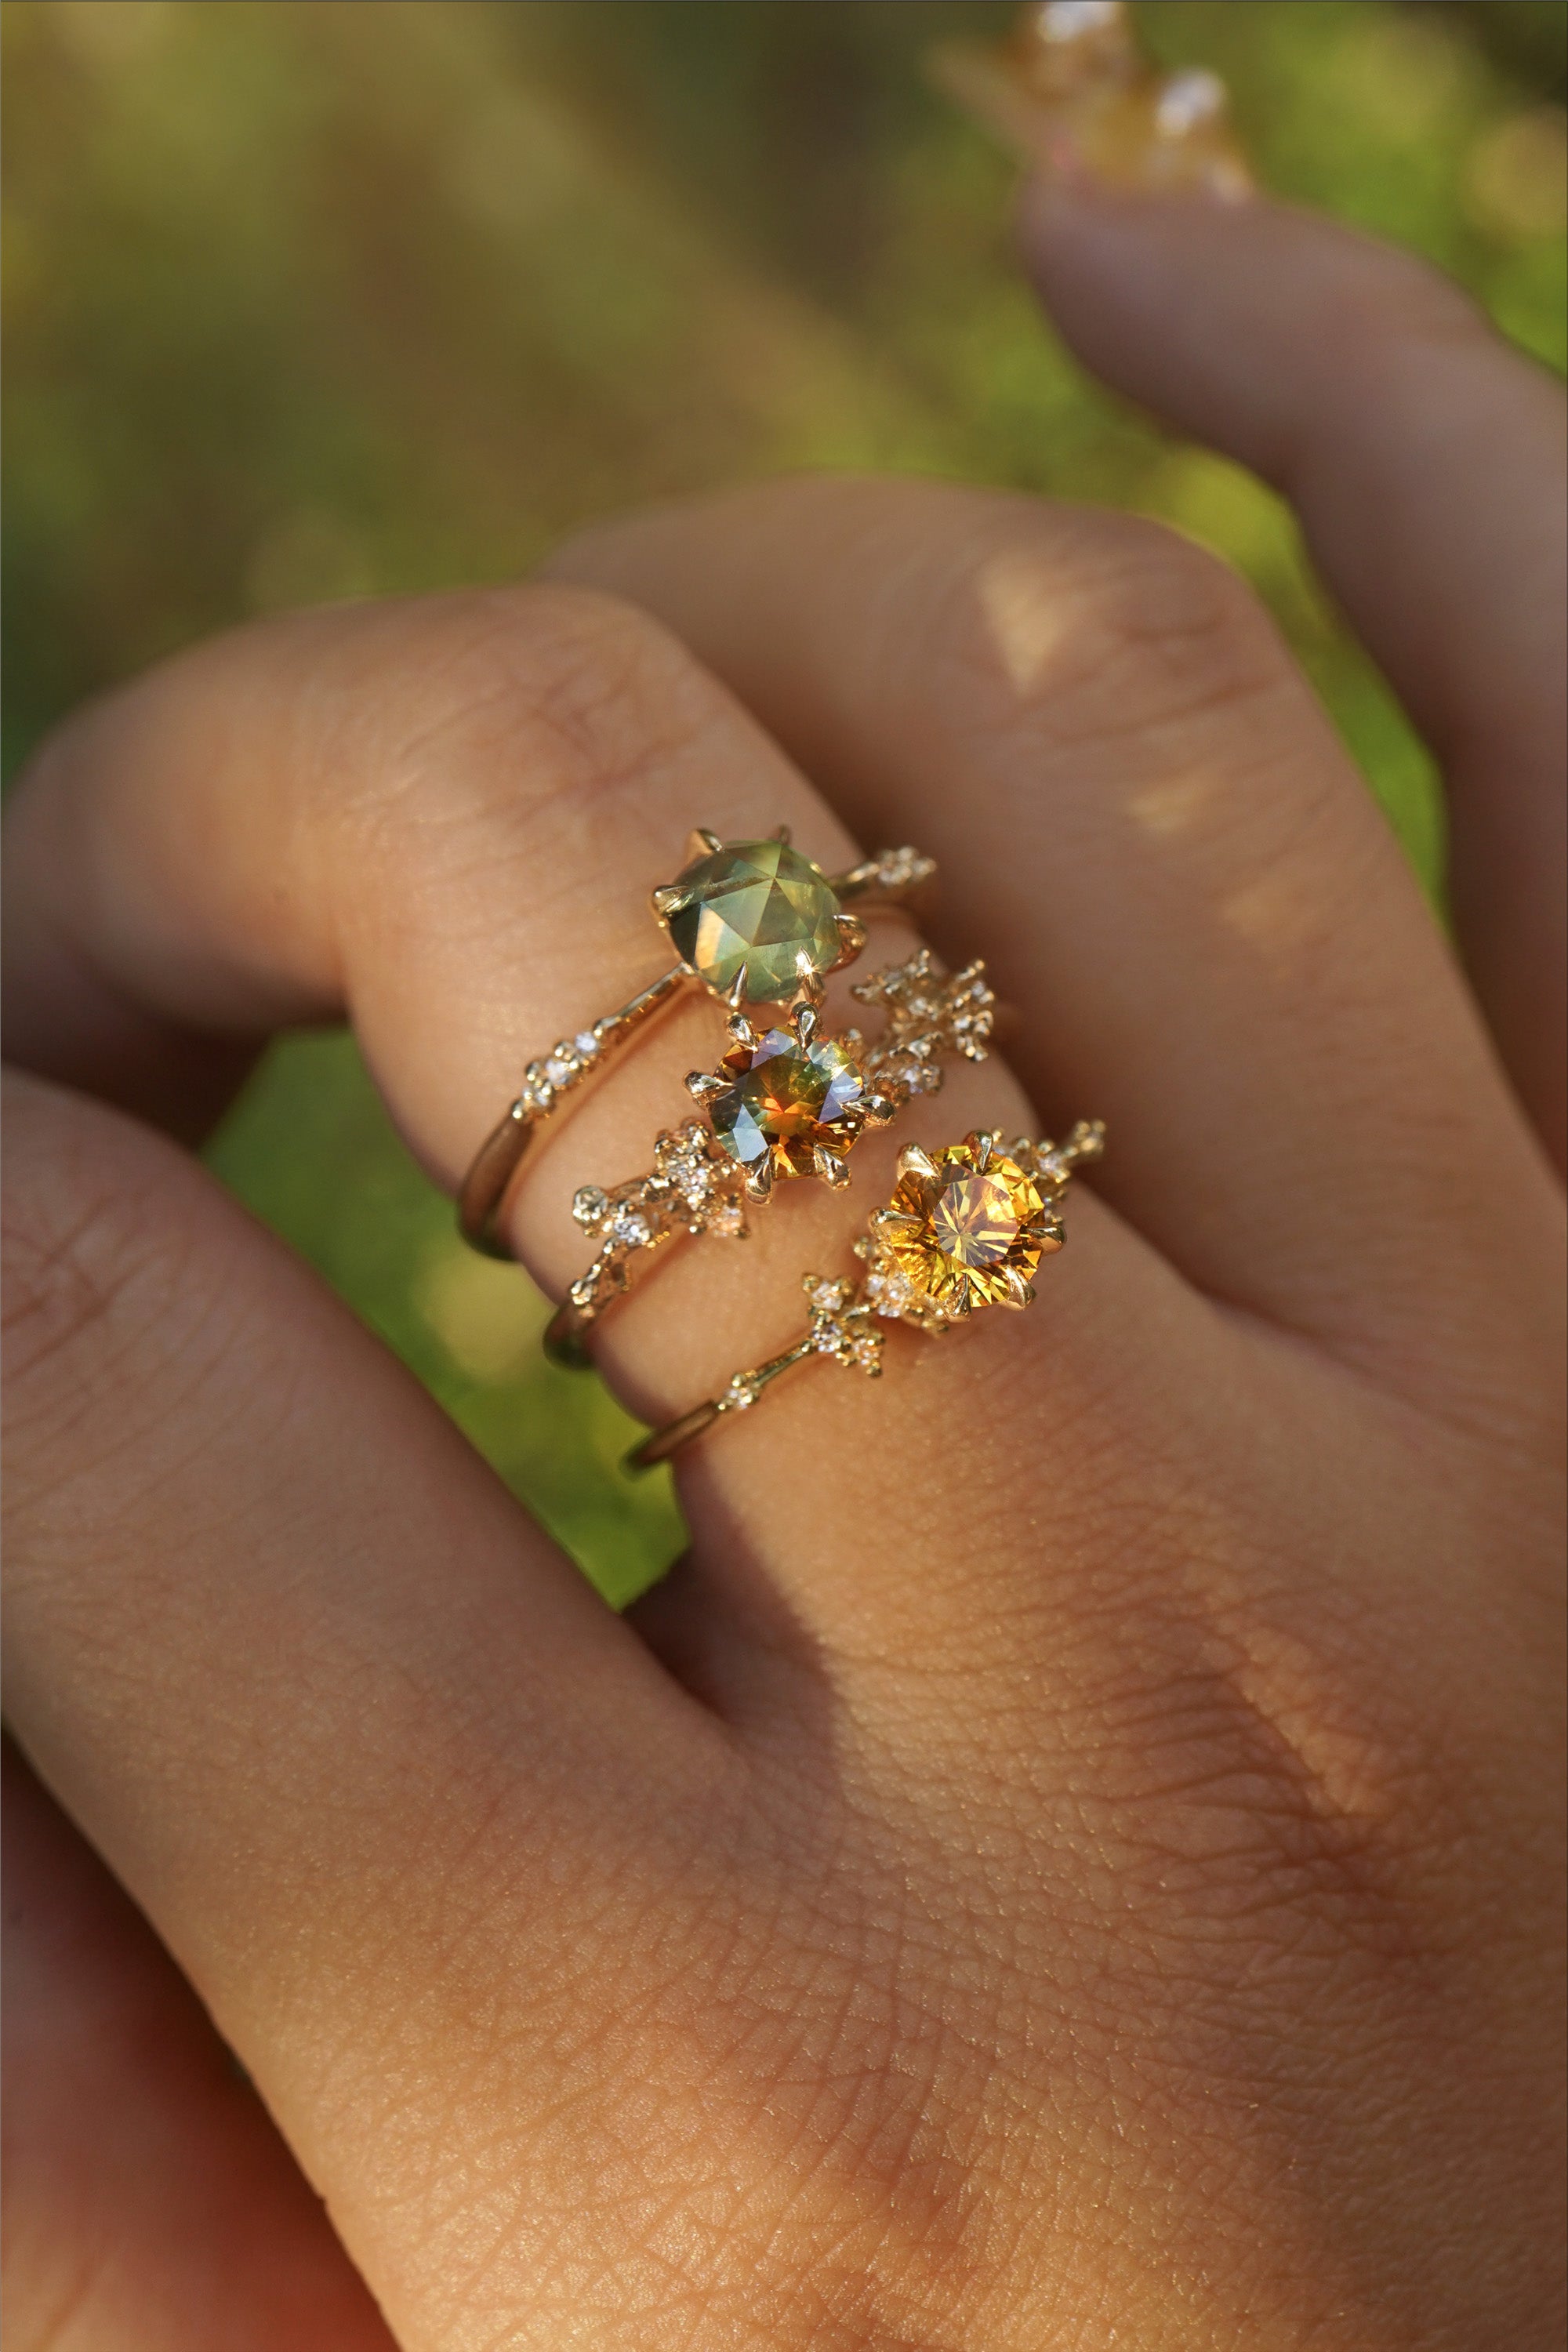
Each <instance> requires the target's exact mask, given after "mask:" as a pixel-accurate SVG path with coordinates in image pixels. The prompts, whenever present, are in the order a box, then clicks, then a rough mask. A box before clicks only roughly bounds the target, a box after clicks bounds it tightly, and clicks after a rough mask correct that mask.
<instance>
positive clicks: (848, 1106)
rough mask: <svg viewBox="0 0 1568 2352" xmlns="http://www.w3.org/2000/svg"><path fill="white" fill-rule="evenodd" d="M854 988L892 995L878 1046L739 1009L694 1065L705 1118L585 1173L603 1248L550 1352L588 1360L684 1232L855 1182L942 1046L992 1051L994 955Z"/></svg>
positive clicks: (866, 996)
mask: <svg viewBox="0 0 1568 2352" xmlns="http://www.w3.org/2000/svg"><path fill="white" fill-rule="evenodd" d="M852 993H853V994H854V995H856V996H858V998H859V999H860V1002H861V1003H863V1004H881V1005H885V1006H886V1007H887V1012H888V1019H887V1023H886V1025H885V1026H884V1028H883V1030H882V1034H881V1035H880V1036H879V1037H878V1038H877V1039H876V1041H875V1042H874V1043H873V1044H871V1045H867V1043H866V1042H865V1040H864V1039H863V1038H862V1036H861V1034H860V1032H859V1031H858V1029H847V1030H845V1031H844V1033H843V1034H842V1035H840V1036H837V1037H827V1036H823V1035H820V1034H818V1031H817V1016H816V1007H815V1006H814V1005H811V1004H797V1005H796V1006H795V1010H794V1012H793V1013H790V1014H789V1015H788V1017H787V1020H786V1021H785V1023H784V1024H782V1025H779V1026H775V1027H773V1028H769V1029H767V1030H765V1031H762V1032H759V1031H758V1030H757V1029H756V1028H755V1027H754V1026H753V1025H752V1023H751V1022H750V1021H749V1020H748V1019H747V1017H746V1015H745V1014H744V1013H731V1017H730V1051H729V1052H728V1053H727V1054H726V1055H725V1056H724V1058H723V1060H722V1062H721V1064H720V1066H719V1067H718V1068H717V1069H716V1070H712V1071H702V1070H694V1071H693V1072H692V1073H691V1075H690V1076H689V1078H688V1079H687V1081H686V1083H687V1086H688V1087H689V1089H690V1091H691V1093H692V1094H693V1095H694V1096H695V1097H696V1098H697V1100H698V1101H699V1102H700V1104H701V1105H702V1106H703V1108H704V1110H705V1111H706V1113H707V1118H706V1122H705V1123H704V1122H701V1121H699V1120H696V1119H691V1120H689V1121H688V1122H687V1124H686V1126H685V1127H684V1128H682V1129H681V1130H680V1132H679V1135H668V1134H666V1135H661V1136H660V1137H659V1138H658V1142H657V1144H656V1145H655V1147H654V1165H653V1169H652V1171H651V1172H650V1173H649V1174H648V1175H647V1176H637V1177H633V1178H632V1179H631V1180H630V1181H628V1182H626V1183H624V1184H617V1185H616V1187H615V1188H614V1189H613V1191H609V1192H605V1191H603V1190H601V1188H600V1187H599V1186H597V1185H594V1184H589V1185H585V1186H584V1189H583V1190H582V1191H581V1192H579V1193H578V1194H577V1195H576V1197H575V1199H574V1202H573V1203H572V1213H573V1215H574V1217H575V1218H576V1220H577V1223H579V1224H580V1225H581V1226H582V1227H583V1228H584V1232H586V1233H589V1234H593V1235H594V1236H595V1238H596V1239H597V1241H598V1244H599V1248H598V1253H597V1255H596V1256H595V1259H594V1262H593V1264H592V1265H590V1266H589V1267H588V1269H587V1271H586V1273H585V1274H584V1275H583V1276H580V1277H579V1279H578V1280H577V1281H576V1282H574V1284H573V1285H572V1287H571V1289H570V1290H569V1291H568V1292H567V1294H566V1297H564V1299H563V1301H562V1303H561V1305H560V1306H559V1307H557V1309H556V1311H555V1313H554V1315H553V1316H552V1318H551V1320H550V1324H549V1326H548V1328H547V1329H546V1331H545V1334H544V1346H545V1351H546V1353H547V1354H548V1355H551V1356H552V1357H553V1358H554V1359H555V1360H556V1361H557V1362H558V1363H567V1364H574V1365H582V1364H585V1363H586V1362H587V1360H588V1357H587V1351H586V1348H585V1345H584V1340H585V1337H586V1334H587V1331H588V1329H589V1328H590V1326H591V1325H592V1324H594V1323H595V1322H596V1321H597V1320H598V1319H599V1318H600V1317H601V1316H602V1315H603V1314H604V1313H605V1309H606V1308H607V1307H610V1306H611V1305H612V1304H613V1303H614V1301H615V1300H616V1298H619V1297H623V1296H624V1295H625V1293H626V1287H627V1284H628V1281H629V1278H630V1270H631V1265H632V1263H633V1262H634V1260H635V1259H636V1258H637V1256H639V1255H641V1254H643V1253H646V1252H648V1251H651V1250H654V1249H657V1248H658V1247H660V1246H661V1245H662V1244H665V1243H667V1242H669V1241H673V1240H675V1239H676V1238H677V1237H678V1236H679V1235H680V1234H702V1233H710V1234H719V1235H720V1236H721V1237H727V1238H735V1239H744V1237H745V1234H746V1231H747V1225H746V1207H747V1203H748V1202H751V1203H753V1204H758V1205H760V1204H761V1203H763V1202H766V1201H767V1200H769V1199H770V1198H771V1197H772V1193H773V1185H774V1183H775V1181H787V1180H788V1179H790V1178H794V1177H802V1176H805V1177H816V1179H817V1180H818V1181H820V1182H822V1183H825V1184H831V1185H833V1186H834V1187H835V1188H837V1187H839V1186H841V1185H845V1184H847V1182H848V1181H849V1170H848V1166H847V1155H848V1153H849V1152H850V1151H851V1150H853V1149H854V1147H855V1144H856V1143H857V1142H858V1139H859V1138H860V1137H861V1136H862V1135H863V1134H865V1132H866V1131H867V1129H868V1128H873V1127H885V1126H886V1125H887V1123H888V1121H889V1119H892V1118H896V1117H897V1116H898V1114H899V1112H900V1110H902V1109H903V1108H904V1106H905V1105H906V1104H907V1103H908V1102H909V1101H910V1098H911V1097H912V1096H914V1095H917V1094H934V1093H935V1092H936V1090H937V1089H938V1087H940V1086H941V1085H942V1055H944V1054H961V1055H963V1056H964V1058H965V1059H966V1060H968V1061H971V1062H983V1061H984V1059H985V1056H986V1054H987V1052H988V1051H989V1041H990V1036H991V1031H992V1025H993V1023H994V1017H995V1003H996V1000H995V998H994V995H993V993H992V991H991V988H990V985H989V983H988V982H987V981H986V978H985V967H984V964H983V963H979V962H976V963H972V964H967V965H966V966H965V967H964V969H963V971H960V972H955V973H953V974H952V976H951V977H950V976H948V975H945V974H944V973H943V972H942V968H941V966H940V965H939V964H938V962H937V961H936V959H935V957H934V956H933V955H932V954H931V951H930V950H929V949H926V948H921V949H920V950H918V951H917V952H916V953H915V954H914V955H912V956H910V958H909V959H908V960H907V961H905V962H903V963H901V964H895V965H893V966H892V967H891V968H890V969H889V971H881V972H876V973H874V974H873V975H872V976H871V977H870V978H869V979H868V980H863V981H860V982H858V983H857V984H856V986H855V988H854V989H853V991H852Z"/></svg>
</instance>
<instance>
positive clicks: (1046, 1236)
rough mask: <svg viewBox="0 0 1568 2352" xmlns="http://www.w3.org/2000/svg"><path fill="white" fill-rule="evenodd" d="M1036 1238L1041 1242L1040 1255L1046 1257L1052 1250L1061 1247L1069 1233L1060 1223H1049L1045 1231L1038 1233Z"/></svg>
mask: <svg viewBox="0 0 1568 2352" xmlns="http://www.w3.org/2000/svg"><path fill="white" fill-rule="evenodd" d="M1035 1238H1036V1240H1037V1243H1038V1244H1039V1248H1040V1255H1041V1256H1042V1257H1045V1256H1047V1255H1048V1254H1049V1253H1050V1252H1051V1251H1052V1250H1059V1249H1060V1247H1061V1245H1062V1244H1063V1243H1064V1242H1065V1241H1066V1239H1067V1234H1066V1233H1065V1232H1064V1231H1063V1229H1062V1227H1061V1226H1060V1225H1047V1226H1046V1227H1045V1229H1044V1231H1043V1232H1041V1233H1038V1234H1036V1236H1035Z"/></svg>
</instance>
